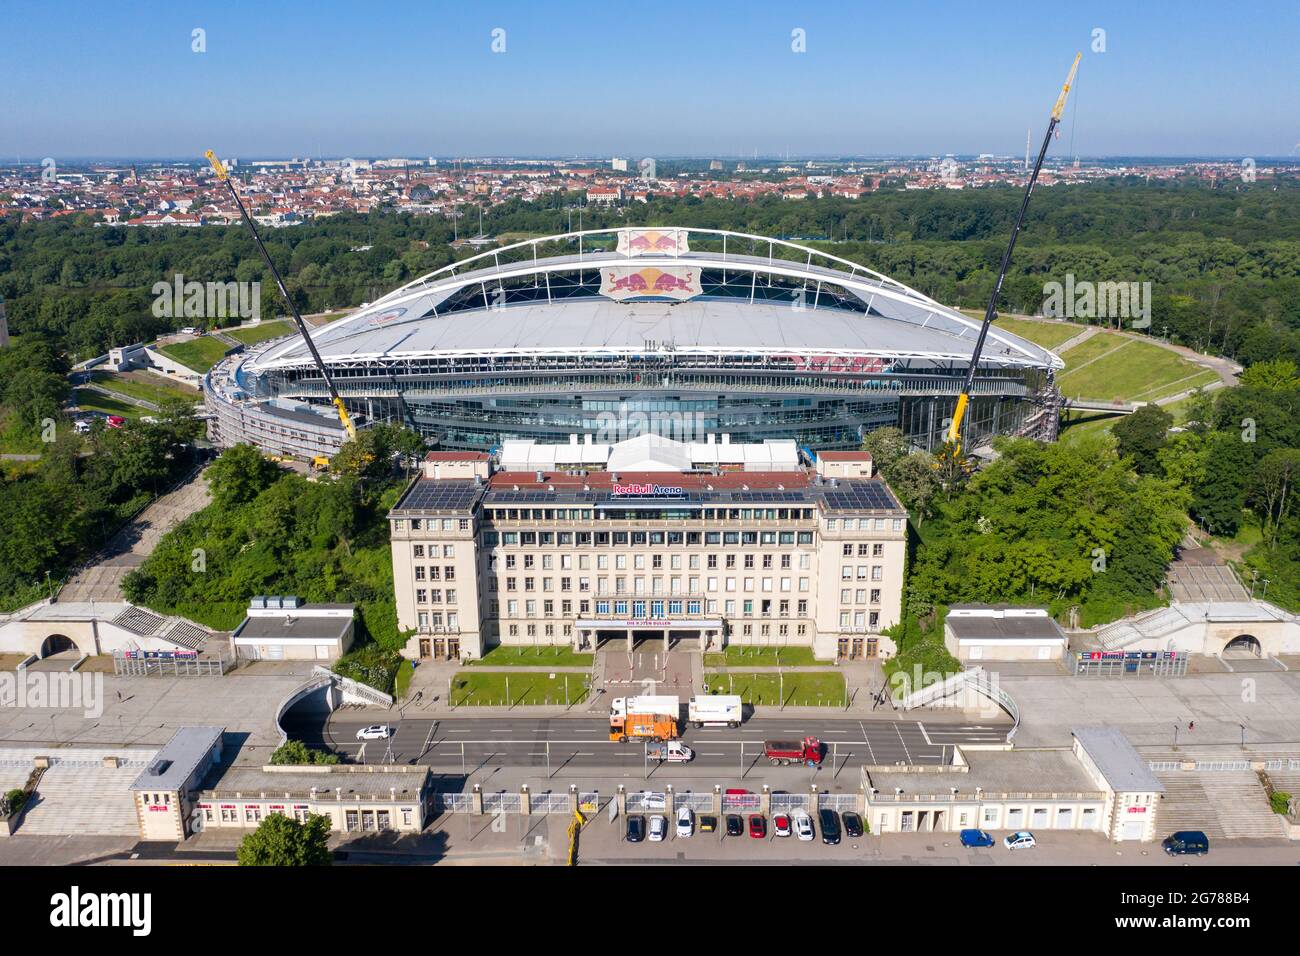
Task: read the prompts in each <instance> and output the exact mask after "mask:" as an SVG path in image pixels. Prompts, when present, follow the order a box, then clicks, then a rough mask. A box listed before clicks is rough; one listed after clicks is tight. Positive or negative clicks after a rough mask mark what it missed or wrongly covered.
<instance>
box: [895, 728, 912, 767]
mask: <svg viewBox="0 0 1300 956" xmlns="http://www.w3.org/2000/svg"><path fill="white" fill-rule="evenodd" d="M894 733H896V734H898V742H899V743H900V744H902V745H903V756H904V757H906V758H907V762H908V763H911V762H912V751H910V750H908V749H907V741H906V740H904V739H903V732H902V731H901V730H899V729H898V724H894Z"/></svg>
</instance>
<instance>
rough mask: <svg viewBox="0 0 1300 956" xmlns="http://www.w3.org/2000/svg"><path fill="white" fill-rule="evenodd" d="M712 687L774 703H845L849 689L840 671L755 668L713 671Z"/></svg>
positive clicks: (758, 702) (754, 701)
mask: <svg viewBox="0 0 1300 956" xmlns="http://www.w3.org/2000/svg"><path fill="white" fill-rule="evenodd" d="M708 684H709V691H710V692H712V691H715V690H716V691H717V692H718V693H720V694H739V695H740V698H741V700H743V701H744V702H745V703H746V704H756V705H766V706H770V707H775V706H778V705H780V704H782V701H781V695H782V694H783V693H784V695H785V701H784V706H786V707H843V706H844V697H845V694H846V693H847V691H846V688H845V684H844V675H843V674H840V673H834V672H831V673H798V672H796V673H790V674H785V675H781V674H770V673H754V672H753V671H727V672H726V673H725V674H710V675H709V677H708Z"/></svg>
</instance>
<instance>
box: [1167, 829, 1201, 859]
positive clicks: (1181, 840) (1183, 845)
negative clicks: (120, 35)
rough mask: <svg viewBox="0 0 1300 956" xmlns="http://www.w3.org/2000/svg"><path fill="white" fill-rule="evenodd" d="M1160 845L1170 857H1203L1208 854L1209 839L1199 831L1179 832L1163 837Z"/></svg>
mask: <svg viewBox="0 0 1300 956" xmlns="http://www.w3.org/2000/svg"><path fill="white" fill-rule="evenodd" d="M1160 845H1161V846H1162V847H1163V848H1164V851H1165V852H1166V853H1168V854H1169V855H1170V856H1186V855H1188V854H1194V855H1196V856H1205V854H1207V853H1209V852H1210V838H1209V837H1207V836H1206V835H1205V834H1204V833H1202V832H1201V831H1200V830H1179V831H1178V832H1177V833H1171V834H1169V836H1167V837H1165V838H1164V840H1162V841H1161V843H1160Z"/></svg>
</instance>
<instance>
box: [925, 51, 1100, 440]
mask: <svg viewBox="0 0 1300 956" xmlns="http://www.w3.org/2000/svg"><path fill="white" fill-rule="evenodd" d="M1082 56H1083V54H1082V53H1076V54H1075V55H1074V63H1072V64H1071V65H1070V73H1069V75H1068V76H1067V77H1066V78H1065V85H1064V86H1062V87H1061V95H1060V96H1058V97H1057V98H1056V105H1055V106H1053V107H1052V118H1051V119H1050V120H1049V121H1048V123H1047V134H1046V135H1045V136H1044V137H1043V145H1042V146H1040V147H1039V149H1038V161H1037V162H1035V163H1034V170H1033V172H1032V173H1030V175H1029V182H1027V183H1026V184H1025V196H1024V198H1023V199H1022V200H1021V201H1020V212H1019V213H1018V214H1017V215H1016V224H1015V226H1013V227H1012V229H1011V239H1010V241H1009V242H1008V243H1007V249H1006V251H1005V252H1004V253H1002V264H1001V265H1000V266H999V267H998V280H997V282H995V283H994V284H993V294H992V295H990V296H989V304H988V308H986V309H985V310H984V324H983V325H981V326H980V334H979V338H977V339H976V340H975V351H974V352H972V353H971V357H970V367H969V368H967V369H966V378H965V381H964V383H963V384H962V388H961V393H960V394H959V395H958V396H957V407H956V408H954V409H953V413H952V422H951V423H950V424H949V425H948V434H947V436H946V440H947V442H948V444H949V445H951V446H952V450H953V454H954V455H955V454H956V453H957V452H958V451H960V448H961V423H962V419H963V418H965V417H966V406H967V405H969V404H970V390H971V386H973V385H974V384H975V371H976V369H977V368H979V361H980V356H981V355H982V354H983V352H984V340H985V339H986V338H987V337H988V334H989V326H990V325H992V324H993V317H994V316H995V315H997V305H998V297H999V296H1000V295H1001V294H1002V283H1003V281H1004V280H1005V279H1006V277H1007V266H1009V265H1010V264H1011V251H1012V250H1013V249H1015V248H1016V239H1017V237H1018V236H1019V235H1020V228H1021V226H1023V225H1024V222H1025V210H1026V209H1028V208H1029V197H1030V196H1032V195H1033V194H1034V184H1035V183H1036V182H1038V172H1039V170H1041V169H1042V168H1043V158H1044V157H1045V156H1046V155H1047V147H1048V145H1049V144H1050V143H1051V141H1052V133H1053V132H1055V130H1056V125H1057V124H1058V123H1059V122H1060V121H1061V116H1062V114H1063V113H1064V112H1065V98H1066V97H1067V96H1069V94H1070V87H1071V86H1072V85H1073V84H1074V74H1075V72H1076V71H1077V70H1078V69H1079V60H1080V58H1081V57H1082Z"/></svg>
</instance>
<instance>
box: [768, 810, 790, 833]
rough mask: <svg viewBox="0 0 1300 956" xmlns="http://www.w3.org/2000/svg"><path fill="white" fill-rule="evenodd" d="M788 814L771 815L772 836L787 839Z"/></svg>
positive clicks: (788, 830)
mask: <svg viewBox="0 0 1300 956" xmlns="http://www.w3.org/2000/svg"><path fill="white" fill-rule="evenodd" d="M790 832H791V831H790V814H788V813H774V814H772V835H773V836H779V837H788V836H789V835H790Z"/></svg>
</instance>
